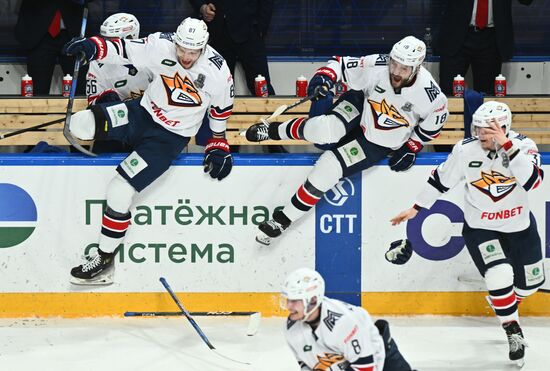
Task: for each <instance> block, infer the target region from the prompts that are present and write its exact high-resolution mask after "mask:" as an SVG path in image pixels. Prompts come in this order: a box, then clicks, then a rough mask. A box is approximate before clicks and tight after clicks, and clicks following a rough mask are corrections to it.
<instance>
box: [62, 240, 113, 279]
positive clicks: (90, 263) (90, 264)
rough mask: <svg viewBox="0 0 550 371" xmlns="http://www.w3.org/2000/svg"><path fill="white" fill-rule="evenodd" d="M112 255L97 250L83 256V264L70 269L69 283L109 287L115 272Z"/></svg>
mask: <svg viewBox="0 0 550 371" xmlns="http://www.w3.org/2000/svg"><path fill="white" fill-rule="evenodd" d="M114 257H115V254H114V253H107V252H103V251H101V250H99V249H98V250H97V252H96V253H95V254H92V255H89V256H85V257H84V260H85V262H84V263H83V264H81V265H79V266H78V267H74V268H73V269H71V283H73V284H76V285H110V284H111V283H113V275H114V270H115V262H114Z"/></svg>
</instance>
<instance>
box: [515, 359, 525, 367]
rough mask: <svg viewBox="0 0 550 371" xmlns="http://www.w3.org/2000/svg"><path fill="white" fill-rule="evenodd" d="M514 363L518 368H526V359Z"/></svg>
mask: <svg viewBox="0 0 550 371" xmlns="http://www.w3.org/2000/svg"><path fill="white" fill-rule="evenodd" d="M514 363H515V364H516V367H517V368H523V366H525V358H521V359H516V360H515V361H514Z"/></svg>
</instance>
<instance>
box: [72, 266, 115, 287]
mask: <svg viewBox="0 0 550 371" xmlns="http://www.w3.org/2000/svg"><path fill="white" fill-rule="evenodd" d="M114 276H115V268H114V267H110V268H108V269H106V270H104V271H103V272H101V273H100V274H98V275H97V276H95V277H94V278H90V279H84V278H78V277H75V276H73V275H71V280H70V282H71V283H72V284H73V285H81V286H108V285H112V284H113V282H114Z"/></svg>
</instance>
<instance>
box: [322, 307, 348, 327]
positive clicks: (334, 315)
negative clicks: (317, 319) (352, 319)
mask: <svg viewBox="0 0 550 371" xmlns="http://www.w3.org/2000/svg"><path fill="white" fill-rule="evenodd" d="M342 316H343V314H342V313H338V312H333V311H331V310H330V309H328V310H327V315H326V316H325V318H323V323H324V324H325V326H327V328H328V329H329V331H332V330H333V329H334V326H335V325H336V321H338V320H339V319H340V318H341V317H342Z"/></svg>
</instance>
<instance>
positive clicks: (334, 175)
mask: <svg viewBox="0 0 550 371" xmlns="http://www.w3.org/2000/svg"><path fill="white" fill-rule="evenodd" d="M342 176H343V170H342V166H341V165H340V162H339V161H338V159H337V158H336V156H335V155H334V153H332V152H331V151H326V152H324V153H323V154H322V155H321V157H319V159H318V160H317V163H316V164H315V166H314V167H313V170H312V171H311V173H310V174H309V176H308V177H307V179H308V180H309V182H310V183H311V184H312V185H313V186H315V188H317V189H318V190H320V191H322V192H323V193H324V192H326V191H328V190H329V189H331V188H332V187H334V185H335V184H337V183H338V181H339V180H340V179H341V178H342Z"/></svg>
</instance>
